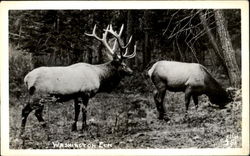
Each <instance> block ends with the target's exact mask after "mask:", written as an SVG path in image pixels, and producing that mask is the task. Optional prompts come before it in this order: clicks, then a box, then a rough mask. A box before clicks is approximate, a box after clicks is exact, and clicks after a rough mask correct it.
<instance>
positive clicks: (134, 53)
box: [105, 24, 136, 58]
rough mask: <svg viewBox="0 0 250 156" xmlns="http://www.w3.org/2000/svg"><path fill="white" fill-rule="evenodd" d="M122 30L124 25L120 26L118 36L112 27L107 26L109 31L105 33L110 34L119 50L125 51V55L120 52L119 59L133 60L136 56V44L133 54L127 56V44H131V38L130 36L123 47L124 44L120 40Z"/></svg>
mask: <svg viewBox="0 0 250 156" xmlns="http://www.w3.org/2000/svg"><path fill="white" fill-rule="evenodd" d="M123 28H124V25H123V24H122V26H121V28H120V32H119V34H117V32H115V31H114V30H113V27H112V25H110V26H109V29H108V28H107V29H106V30H105V31H107V32H109V33H111V34H112V35H113V36H114V37H115V38H116V39H117V41H118V45H119V47H120V48H121V49H126V50H125V54H122V51H121V55H120V58H133V57H135V55H136V44H135V46H134V52H133V53H132V54H130V55H127V54H128V46H129V44H130V43H131V40H132V36H130V38H129V40H128V43H127V44H126V45H125V46H124V43H123V41H122V39H121V35H122V31H123Z"/></svg>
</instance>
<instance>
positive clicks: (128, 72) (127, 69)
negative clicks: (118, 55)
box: [125, 67, 133, 76]
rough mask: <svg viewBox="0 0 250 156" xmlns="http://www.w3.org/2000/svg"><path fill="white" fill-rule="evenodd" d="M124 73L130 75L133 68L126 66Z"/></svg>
mask: <svg viewBox="0 0 250 156" xmlns="http://www.w3.org/2000/svg"><path fill="white" fill-rule="evenodd" d="M125 72H126V74H127V75H128V76H130V75H133V70H132V69H130V68H129V67H127V68H126V71H125Z"/></svg>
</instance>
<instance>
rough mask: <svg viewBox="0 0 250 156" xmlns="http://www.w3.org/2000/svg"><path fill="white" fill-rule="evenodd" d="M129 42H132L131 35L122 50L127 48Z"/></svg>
mask: <svg viewBox="0 0 250 156" xmlns="http://www.w3.org/2000/svg"><path fill="white" fill-rule="evenodd" d="M131 40H132V35H131V36H130V38H129V40H128V43H127V44H126V45H125V46H124V47H123V48H127V47H128V46H129V44H130V42H131Z"/></svg>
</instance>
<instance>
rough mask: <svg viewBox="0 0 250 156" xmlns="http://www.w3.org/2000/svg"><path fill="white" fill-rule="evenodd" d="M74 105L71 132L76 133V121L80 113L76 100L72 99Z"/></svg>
mask: <svg viewBox="0 0 250 156" xmlns="http://www.w3.org/2000/svg"><path fill="white" fill-rule="evenodd" d="M74 105H75V120H74V123H73V125H72V131H77V121H78V117H79V113H80V105H79V101H78V99H77V98H76V99H74Z"/></svg>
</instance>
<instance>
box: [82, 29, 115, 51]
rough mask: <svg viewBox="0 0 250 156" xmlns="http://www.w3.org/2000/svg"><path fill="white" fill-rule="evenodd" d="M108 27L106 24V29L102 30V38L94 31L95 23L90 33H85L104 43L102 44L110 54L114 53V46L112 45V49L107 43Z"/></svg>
mask: <svg viewBox="0 0 250 156" xmlns="http://www.w3.org/2000/svg"><path fill="white" fill-rule="evenodd" d="M109 27H110V26H109V25H108V26H107V29H106V30H104V31H105V32H104V33H103V34H102V38H100V37H98V36H97V35H96V32H95V31H96V24H95V26H94V28H93V31H92V34H88V33H85V35H87V36H92V37H95V38H96V39H97V40H99V41H101V42H102V43H103V44H104V46H105V47H106V48H107V49H108V51H109V52H110V53H111V55H114V50H113V49H114V47H113V49H111V48H110V46H109V44H108V43H107V34H108V30H109Z"/></svg>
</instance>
